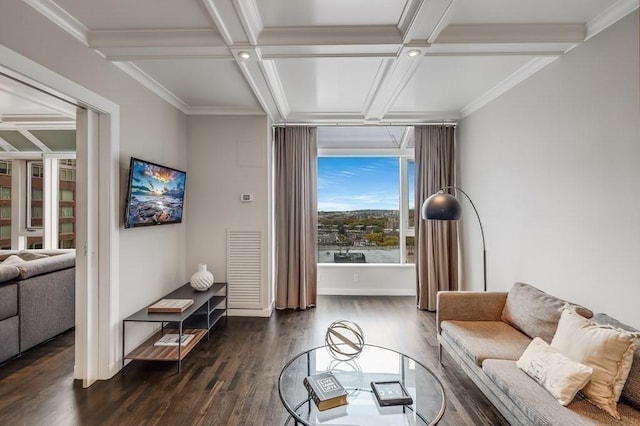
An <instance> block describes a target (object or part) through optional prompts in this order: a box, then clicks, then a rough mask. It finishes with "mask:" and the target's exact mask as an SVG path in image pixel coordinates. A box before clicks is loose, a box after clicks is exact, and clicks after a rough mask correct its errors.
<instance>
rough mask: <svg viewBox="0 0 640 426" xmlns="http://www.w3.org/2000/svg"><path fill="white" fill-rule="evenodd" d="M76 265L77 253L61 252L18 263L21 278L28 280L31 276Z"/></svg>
mask: <svg viewBox="0 0 640 426" xmlns="http://www.w3.org/2000/svg"><path fill="white" fill-rule="evenodd" d="M75 265H76V255H75V253H67V254H60V255H58V256H48V257H45V258H42V259H36V260H31V261H29V262H24V263H21V264H18V265H16V267H17V268H18V269H19V271H20V278H22V279H23V280H26V279H27V278H30V277H35V276H37V275H42V274H46V273H48V272H53V271H59V270H61V269H68V268H73V267H75Z"/></svg>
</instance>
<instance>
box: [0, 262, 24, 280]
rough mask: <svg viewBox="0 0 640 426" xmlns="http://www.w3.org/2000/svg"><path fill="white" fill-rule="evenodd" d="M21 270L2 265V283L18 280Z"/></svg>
mask: <svg viewBox="0 0 640 426" xmlns="http://www.w3.org/2000/svg"><path fill="white" fill-rule="evenodd" d="M19 276H20V270H19V269H18V268H16V267H15V265H0V283H3V282H5V281H9V280H12V279H14V278H18V277H19Z"/></svg>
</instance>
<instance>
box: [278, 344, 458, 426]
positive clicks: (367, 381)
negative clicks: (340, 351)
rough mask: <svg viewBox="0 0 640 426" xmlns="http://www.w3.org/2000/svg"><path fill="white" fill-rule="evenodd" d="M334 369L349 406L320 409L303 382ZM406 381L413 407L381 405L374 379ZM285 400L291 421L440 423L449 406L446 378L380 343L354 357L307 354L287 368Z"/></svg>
mask: <svg viewBox="0 0 640 426" xmlns="http://www.w3.org/2000/svg"><path fill="white" fill-rule="evenodd" d="M323 371H331V372H332V373H333V374H334V375H335V376H336V378H337V379H338V380H339V381H340V383H341V384H342V385H343V386H344V387H345V389H346V390H347V393H348V396H347V402H348V403H347V405H343V406H340V407H336V408H331V409H329V410H324V411H319V410H318V408H317V407H316V404H315V403H314V402H313V401H312V400H311V399H310V398H309V394H308V392H307V390H306V389H305V387H304V385H303V380H304V378H305V377H306V376H308V375H311V374H317V373H320V372H323ZM392 380H398V381H400V382H401V383H402V384H403V385H404V387H405V388H406V389H407V391H408V392H409V394H411V397H412V398H413V404H411V405H397V406H389V407H381V406H380V405H379V404H378V402H377V399H376V397H375V395H374V394H373V391H372V389H371V382H372V381H392ZM278 392H279V393H280V400H281V401H282V403H283V405H284V407H285V408H286V410H287V411H288V412H289V414H290V416H289V418H288V419H287V421H286V423H285V424H287V425H288V424H296V425H298V424H303V425H328V424H334V425H335V424H340V425H434V424H437V423H438V421H439V420H440V418H441V417H442V415H443V414H444V408H445V404H446V399H445V393H444V388H443V387H442V383H440V380H438V378H437V377H436V376H435V375H434V374H433V373H432V372H431V370H429V369H428V368H427V367H425V366H424V365H422V364H420V363H419V362H418V361H416V360H414V359H412V358H410V357H408V356H406V355H403V354H401V353H399V352H396V351H394V350H391V349H386V348H383V347H380V346H373V345H365V346H364V348H363V350H362V352H361V353H360V355H358V356H357V357H356V358H354V359H353V360H350V361H338V360H335V359H334V358H333V357H332V356H331V354H330V353H329V351H328V350H327V348H326V347H325V346H320V347H317V348H313V349H310V350H308V351H305V352H302V353H300V354H299V355H297V356H295V357H294V358H293V359H291V360H290V361H289V362H287V364H286V365H285V366H284V367H283V369H282V372H281V373H280V378H279V380H278Z"/></svg>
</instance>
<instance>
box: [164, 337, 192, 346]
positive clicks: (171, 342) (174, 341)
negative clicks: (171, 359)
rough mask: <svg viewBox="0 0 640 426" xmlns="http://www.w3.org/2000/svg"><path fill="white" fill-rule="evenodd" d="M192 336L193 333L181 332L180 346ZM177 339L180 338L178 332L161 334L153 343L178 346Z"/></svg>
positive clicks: (186, 342)
mask: <svg viewBox="0 0 640 426" xmlns="http://www.w3.org/2000/svg"><path fill="white" fill-rule="evenodd" d="M193 337H194V335H193V334H183V335H182V340H181V341H180V346H185V345H186V344H188V343H189V342H190V341H191V339H193ZM178 340H180V335H179V334H163V335H162V337H160V339H159V340H158V341H157V342H155V343H154V346H178Z"/></svg>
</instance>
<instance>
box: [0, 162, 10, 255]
mask: <svg viewBox="0 0 640 426" xmlns="http://www.w3.org/2000/svg"><path fill="white" fill-rule="evenodd" d="M12 172H13V167H12V163H11V160H2V161H0V227H2V228H3V229H4V231H2V232H0V233H1V234H2V235H0V249H2V250H9V249H11V185H12ZM7 229H8V231H7Z"/></svg>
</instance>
